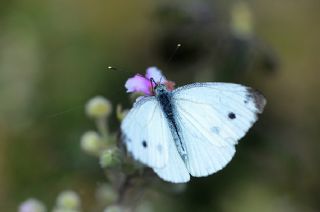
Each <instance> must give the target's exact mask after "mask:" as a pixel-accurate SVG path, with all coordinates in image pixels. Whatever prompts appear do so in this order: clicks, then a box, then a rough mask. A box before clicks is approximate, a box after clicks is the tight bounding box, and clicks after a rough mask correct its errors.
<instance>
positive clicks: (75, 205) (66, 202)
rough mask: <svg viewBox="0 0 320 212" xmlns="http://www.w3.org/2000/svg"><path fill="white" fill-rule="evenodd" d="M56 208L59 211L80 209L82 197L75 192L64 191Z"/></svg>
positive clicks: (58, 199) (58, 198)
mask: <svg viewBox="0 0 320 212" xmlns="http://www.w3.org/2000/svg"><path fill="white" fill-rule="evenodd" d="M56 206H57V208H58V209H66V210H67V209H79V208H80V197H79V196H78V194H77V193H76V192H74V191H63V192H62V193H60V194H59V196H58V197H57V202H56Z"/></svg>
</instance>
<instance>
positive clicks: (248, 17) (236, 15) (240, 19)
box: [231, 1, 253, 38]
mask: <svg viewBox="0 0 320 212" xmlns="http://www.w3.org/2000/svg"><path fill="white" fill-rule="evenodd" d="M231 17H232V20H231V28H232V30H233V32H234V33H235V34H236V35H237V36H240V37H243V38H247V37H250V36H251V35H252V33H253V20H252V13H251V11H250V8H249V6H248V4H247V3H246V2H241V1H240V2H237V3H235V5H234V6H233V8H232V12H231Z"/></svg>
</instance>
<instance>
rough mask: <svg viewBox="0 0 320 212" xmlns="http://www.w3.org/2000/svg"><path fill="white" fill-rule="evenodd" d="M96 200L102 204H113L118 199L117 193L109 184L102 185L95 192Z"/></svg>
mask: <svg viewBox="0 0 320 212" xmlns="http://www.w3.org/2000/svg"><path fill="white" fill-rule="evenodd" d="M96 197H97V199H98V200H99V201H100V202H102V203H104V204H108V205H109V204H111V203H114V202H115V201H116V200H117V198H118V193H117V192H116V191H115V190H114V189H113V188H112V187H111V185H109V184H106V183H104V184H102V185H100V186H99V188H98V189H97V191H96Z"/></svg>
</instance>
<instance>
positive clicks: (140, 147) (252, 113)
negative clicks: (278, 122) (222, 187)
mask: <svg viewBox="0 0 320 212" xmlns="http://www.w3.org/2000/svg"><path fill="white" fill-rule="evenodd" d="M152 80H153V79H151V81H152ZM151 85H152V87H153V89H154V96H144V97H142V98H139V99H138V100H137V101H136V102H135V104H134V106H133V108H132V109H131V110H130V111H129V113H128V114H127V115H126V117H125V118H124V120H123V121H122V123H121V130H122V134H123V140H124V143H125V145H126V147H127V150H128V151H129V152H130V153H131V154H132V155H133V157H134V158H135V159H136V160H139V161H140V162H142V163H143V164H145V165H147V166H149V167H151V168H152V169H153V170H154V171H155V173H156V174H157V175H158V176H159V177H160V178H162V179H163V180H165V181H169V182H173V183H182V182H187V181H189V180H190V175H191V176H194V177H203V176H208V175H210V174H213V173H215V172H217V171H219V170H221V169H222V168H223V167H225V166H226V164H227V163H229V161H230V160H231V159H232V157H233V155H234V154H235V145H236V144H237V143H238V140H239V139H241V138H242V137H243V136H244V135H245V134H246V132H247V131H248V129H249V128H250V127H251V126H252V125H253V123H254V122H255V121H256V120H257V114H259V113H262V111H263V109H264V106H265V104H266V99H265V98H264V97H263V95H262V94H260V93H259V92H257V91H255V90H253V89H251V88H249V87H246V86H243V85H239V84H233V83H213V82H206V83H193V84H189V85H185V86H182V87H179V88H177V89H175V90H172V91H171V90H169V89H168V88H167V86H166V85H165V84H163V83H160V82H159V81H157V82H155V81H154V80H153V83H152V82H151Z"/></svg>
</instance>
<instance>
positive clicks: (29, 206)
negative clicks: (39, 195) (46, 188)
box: [19, 198, 47, 212]
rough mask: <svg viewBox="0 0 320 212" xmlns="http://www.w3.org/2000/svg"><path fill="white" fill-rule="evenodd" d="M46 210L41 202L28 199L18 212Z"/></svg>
mask: <svg viewBox="0 0 320 212" xmlns="http://www.w3.org/2000/svg"><path fill="white" fill-rule="evenodd" d="M46 211H47V209H46V207H45V206H44V204H43V203H42V202H40V201H39V200H37V199H34V198H30V199H28V200H26V201H24V202H23V203H21V205H20V207H19V212H46Z"/></svg>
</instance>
